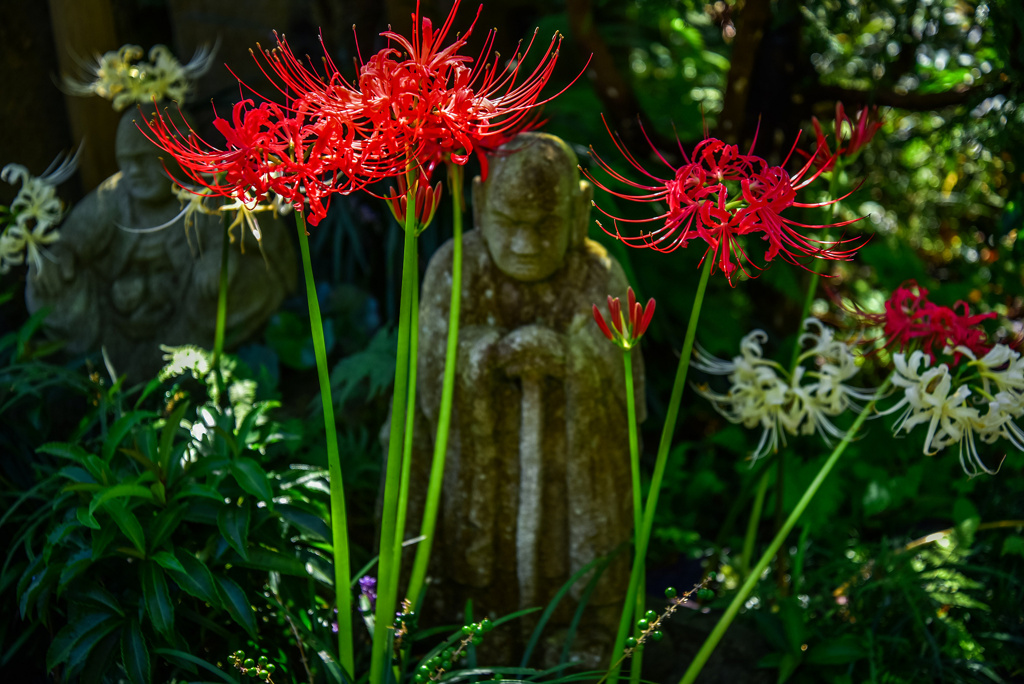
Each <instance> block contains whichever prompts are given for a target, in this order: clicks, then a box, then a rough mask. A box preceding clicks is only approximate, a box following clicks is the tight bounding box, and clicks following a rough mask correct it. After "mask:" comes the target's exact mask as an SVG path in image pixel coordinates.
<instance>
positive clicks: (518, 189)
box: [473, 133, 591, 282]
mask: <svg viewBox="0 0 1024 684" xmlns="http://www.w3.org/2000/svg"><path fill="white" fill-rule="evenodd" d="M576 164H577V159H576V155H575V153H573V151H572V149H571V148H570V147H569V146H568V145H566V144H565V142H564V141H563V140H562V139H561V138H556V137H555V136H553V135H548V134H546V133H521V134H519V135H518V136H516V137H515V138H514V139H513V140H511V141H510V142H508V143H506V144H505V145H503V146H502V147H500V148H499V149H498V150H497V152H495V154H494V155H492V156H491V157H490V173H489V174H488V176H487V180H486V181H485V182H481V181H480V179H479V178H477V179H476V182H475V183H474V186H473V205H474V207H473V209H474V215H475V218H476V225H477V227H478V228H480V230H481V232H482V233H483V237H484V241H485V242H486V243H487V249H488V251H489V252H490V255H491V259H493V260H494V263H495V265H497V267H498V268H499V269H500V270H501V271H502V272H503V273H505V274H506V275H508V276H509V277H512V278H515V279H516V280H522V281H526V282H533V281H538V280H544V279H545V278H548V277H549V276H551V275H553V274H554V273H555V272H556V271H558V270H559V269H560V268H561V267H562V265H563V264H564V263H565V253H566V251H567V250H568V249H570V248H571V247H573V246H574V245H578V244H580V243H581V242H582V241H583V239H584V238H585V237H586V233H587V221H588V218H589V215H590V197H591V187H590V185H589V184H588V183H586V182H585V181H584V182H580V177H579V170H578V169H577V166H576Z"/></svg>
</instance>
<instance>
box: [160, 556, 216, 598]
mask: <svg viewBox="0 0 1024 684" xmlns="http://www.w3.org/2000/svg"><path fill="white" fill-rule="evenodd" d="M176 556H177V559H178V562H179V563H180V564H181V567H182V568H183V569H184V571H183V572H177V571H174V570H171V571H170V575H171V579H173V580H174V581H175V582H176V583H177V584H178V586H179V587H181V589H182V590H183V591H184V592H186V593H188V594H191V595H192V596H195V597H196V598H197V599H199V600H200V601H205V602H206V603H209V604H210V605H211V606H215V607H220V606H222V605H223V604H222V602H221V600H220V594H219V593H218V591H217V584H216V583H215V582H214V579H213V573H211V572H210V569H209V568H208V567H206V564H205V563H203V562H202V561H201V560H199V559H198V558H196V556H195V554H193V553H192V552H191V551H186V550H185V549H182V548H178V549H176Z"/></svg>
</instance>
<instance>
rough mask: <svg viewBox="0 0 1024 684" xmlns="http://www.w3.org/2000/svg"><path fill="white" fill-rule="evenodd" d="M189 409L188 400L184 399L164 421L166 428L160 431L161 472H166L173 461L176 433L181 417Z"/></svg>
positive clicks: (159, 463)
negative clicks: (172, 454)
mask: <svg viewBox="0 0 1024 684" xmlns="http://www.w3.org/2000/svg"><path fill="white" fill-rule="evenodd" d="M187 409H188V402H187V401H183V402H181V404H179V405H178V407H177V408H176V409H174V413H172V414H171V415H170V416H168V417H167V422H166V423H164V429H163V431H162V432H161V433H160V451H159V462H158V465H159V466H160V472H161V473H166V472H167V466H168V465H169V464H170V462H171V451H172V447H173V446H174V435H175V433H177V431H178V430H179V429H180V427H181V417H182V416H183V415H185V411H186V410H187Z"/></svg>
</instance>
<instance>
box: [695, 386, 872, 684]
mask: <svg viewBox="0 0 1024 684" xmlns="http://www.w3.org/2000/svg"><path fill="white" fill-rule="evenodd" d="M891 380H892V378H891V377H889V378H887V379H886V381H885V382H883V383H882V386H881V387H879V388H878V392H876V393H875V397H874V399H872V400H871V401H870V402H869V403H868V405H867V406H865V407H864V410H863V411H861V413H860V415H859V416H857V420H855V421H854V422H853V426H851V427H850V429H849V430H848V431H847V433H846V436H845V437H843V441H841V442H840V443H839V444H838V445H836V448H835V449H833V450H832V454H831V455H830V456H829V457H828V459H827V460H826V461H825V463H824V465H822V466H821V470H819V471H818V474H817V475H816V476H815V478H814V480H813V481H812V482H811V484H810V485H809V486H808V487H807V490H806V491H805V492H804V495H803V496H802V497H801V498H800V501H799V502H797V505H796V508H794V509H793V512H792V513H790V514H789V517H788V518H787V519H786V522H785V523H783V525H782V528H781V529H780V530H779V531H778V533H776V535H775V538H774V539H772V542H771V544H769V545H768V548H767V549H766V550H765V552H764V554H763V555H762V556H761V559H760V560H758V561H757V565H755V566H754V569H753V570H751V572H750V575H748V576H747V580H746V582H744V583H743V586H742V587H740V590H739V591H738V592H737V593H736V596H734V597H733V599H732V603H730V604H729V607H728V608H726V609H725V612H724V613H723V614H722V617H720V618H719V619H718V624H716V625H715V628H714V629H713V630H712V631H711V634H709V635H708V638H707V639H706V640H705V641H704V645H703V646H701V648H700V651H698V652H697V655H696V656H695V657H694V659H693V662H691V663H690V667H689V668H688V669H687V670H686V673H685V674H684V675H683V678H682V679H681V680H679V684H692V682H693V681H694V680H695V679H697V675H699V674H700V671H701V670H702V669H703V668H704V664H705V663H706V662H707V660H708V658H709V657H710V656H711V652H712V651H714V650H715V646H717V645H718V642H719V641H721V640H722V635H723V634H725V630H727V629H728V628H729V625H730V624H732V621H733V618H735V617H736V613H738V612H739V610H740V607H741V606H742V605H743V604H744V602H745V601H746V600H747V597H748V596H750V592H752V591H753V589H754V587H755V586H756V585H757V582H758V580H760V579H761V573H763V572H764V570H765V568H767V567H768V563H770V562H771V560H772V558H773V557H774V556H775V554H776V552H778V550H779V548H780V547H781V546H782V544H783V542H785V541H786V537H787V536H788V535H789V532H790V530H792V529H793V526H794V525H796V523H797V521H798V520H799V519H800V516H801V515H803V512H804V511H805V510H806V509H807V506H808V504H810V503H811V499H813V498H814V495H815V494H816V493H817V492H818V489H819V488H820V487H821V484H822V483H823V482H824V481H825V478H826V477H828V474H829V473H830V472H831V471H832V468H833V466H835V464H836V462H837V461H838V460H839V458H840V457H841V456H842V455H843V452H845V451H846V447H847V445H849V443H850V442H851V441H852V440H853V437H854V435H855V434H856V433H857V431H858V430H860V427H861V425H863V424H864V420H865V419H866V418H867V417H868V414H869V413H871V412H872V410H873V409H874V407H875V402H877V401H878V400H879V399H880V398H881V397H882V396H884V395H885V391H886V389H887V388H888V387H889V382H890V381H891Z"/></svg>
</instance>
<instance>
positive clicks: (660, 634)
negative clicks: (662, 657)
mask: <svg viewBox="0 0 1024 684" xmlns="http://www.w3.org/2000/svg"><path fill="white" fill-rule="evenodd" d="M663 636H665V633H664V632H661V631H658V630H654V631H653V632H651V638H652V639H654V640H655V641H661V638H662V637H663Z"/></svg>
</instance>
